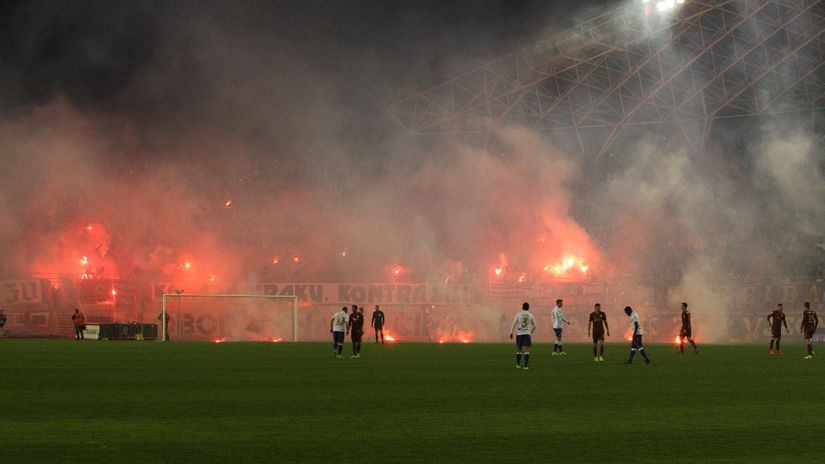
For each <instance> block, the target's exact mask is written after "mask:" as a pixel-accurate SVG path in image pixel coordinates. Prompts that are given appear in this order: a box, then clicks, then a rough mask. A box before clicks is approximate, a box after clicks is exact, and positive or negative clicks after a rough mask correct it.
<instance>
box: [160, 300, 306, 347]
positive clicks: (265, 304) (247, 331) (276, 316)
mask: <svg viewBox="0 0 825 464" xmlns="http://www.w3.org/2000/svg"><path fill="white" fill-rule="evenodd" d="M158 319H159V321H160V331H159V332H160V335H161V336H160V337H159V341H168V340H170V335H171V336H173V337H175V338H177V339H178V340H210V341H216V342H222V341H282V340H291V341H293V342H296V341H298V297H297V296H292V295H254V294H252V295H243V294H220V293H188V294H187V293H164V294H163V296H162V302H161V313H160V316H159V317H158Z"/></svg>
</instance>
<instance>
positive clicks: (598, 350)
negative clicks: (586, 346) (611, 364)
mask: <svg viewBox="0 0 825 464" xmlns="http://www.w3.org/2000/svg"><path fill="white" fill-rule="evenodd" d="M594 309H595V311H593V312H592V313H590V320H589V321H588V322H587V335H590V334H591V331H590V327H591V326H592V327H593V332H592V333H593V361H596V362H604V332H605V329H606V330H607V336H608V337H609V336H610V326H608V325H607V314H605V313H603V312H602V305H600V304H599V303H596V306H595V307H594Z"/></svg>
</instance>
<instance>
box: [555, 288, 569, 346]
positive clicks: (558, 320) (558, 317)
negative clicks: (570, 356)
mask: <svg viewBox="0 0 825 464" xmlns="http://www.w3.org/2000/svg"><path fill="white" fill-rule="evenodd" d="M562 306H564V300H562V299H561V298H560V299H558V300H556V306H554V307H553V313H552V315H553V332H554V333H555V334H556V341H555V342H554V343H553V356H559V355H566V354H567V353H565V352H564V345H562V342H561V329H562V324H567V325H570V321H568V320H567V319H565V318H564V313H562V312H561V308H562Z"/></svg>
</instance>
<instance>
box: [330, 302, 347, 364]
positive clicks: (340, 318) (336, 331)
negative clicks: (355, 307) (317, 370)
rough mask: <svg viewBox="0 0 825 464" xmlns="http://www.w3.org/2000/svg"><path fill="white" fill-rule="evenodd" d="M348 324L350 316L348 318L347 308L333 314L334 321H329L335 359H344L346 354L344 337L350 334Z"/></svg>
mask: <svg viewBox="0 0 825 464" xmlns="http://www.w3.org/2000/svg"><path fill="white" fill-rule="evenodd" d="M347 322H349V316H347V307H346V306H344V307H343V308H341V310H340V311H338V312H337V313H335V314H333V315H332V320H331V321H329V331H330V332H331V333H332V356H333V357H334V358H340V357H342V354H343V352H344V337H346V334H348V333H349V330H347Z"/></svg>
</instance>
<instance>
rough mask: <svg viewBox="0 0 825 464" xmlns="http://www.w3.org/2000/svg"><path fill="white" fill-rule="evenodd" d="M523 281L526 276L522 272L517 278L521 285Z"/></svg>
mask: <svg viewBox="0 0 825 464" xmlns="http://www.w3.org/2000/svg"><path fill="white" fill-rule="evenodd" d="M525 280H527V274H525V273H523V272H522V273H521V275H520V276H518V283H520V284H523V283H524V281H525Z"/></svg>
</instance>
